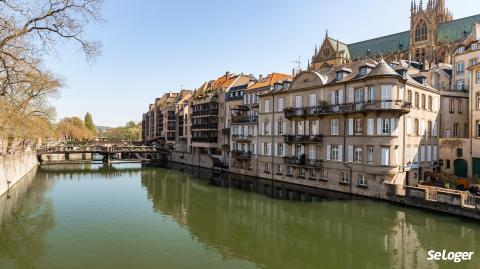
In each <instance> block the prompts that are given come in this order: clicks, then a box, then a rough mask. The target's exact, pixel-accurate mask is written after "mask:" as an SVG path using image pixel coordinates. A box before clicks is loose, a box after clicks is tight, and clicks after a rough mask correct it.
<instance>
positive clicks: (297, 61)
mask: <svg viewBox="0 0 480 269" xmlns="http://www.w3.org/2000/svg"><path fill="white" fill-rule="evenodd" d="M292 63H296V64H297V70H295V72H296V73H297V74H298V73H300V71H301V70H302V65H301V64H302V61H301V57H300V56H298V60H295V61H292Z"/></svg>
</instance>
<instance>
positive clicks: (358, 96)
mask: <svg viewBox="0 0 480 269" xmlns="http://www.w3.org/2000/svg"><path fill="white" fill-rule="evenodd" d="M363 93H364V90H363V89H355V91H354V102H355V104H360V103H363V102H364V98H363Z"/></svg>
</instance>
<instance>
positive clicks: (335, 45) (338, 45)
mask: <svg viewBox="0 0 480 269" xmlns="http://www.w3.org/2000/svg"><path fill="white" fill-rule="evenodd" d="M328 39H329V40H330V43H331V44H332V46H333V48H334V49H335V51H337V52H339V51H342V50H343V51H345V57H347V58H350V50H349V49H348V45H347V44H345V43H343V42H341V41H339V40H337V39H333V38H330V37H329V38H328Z"/></svg>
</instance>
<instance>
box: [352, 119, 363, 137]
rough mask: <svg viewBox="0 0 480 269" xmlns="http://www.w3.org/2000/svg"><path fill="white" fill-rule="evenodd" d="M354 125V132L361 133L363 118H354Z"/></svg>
mask: <svg viewBox="0 0 480 269" xmlns="http://www.w3.org/2000/svg"><path fill="white" fill-rule="evenodd" d="M354 125H355V126H354V132H355V134H363V119H355V124H354Z"/></svg>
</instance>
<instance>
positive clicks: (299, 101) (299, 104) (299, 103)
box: [295, 95, 302, 108]
mask: <svg viewBox="0 0 480 269" xmlns="http://www.w3.org/2000/svg"><path fill="white" fill-rule="evenodd" d="M301 107H302V96H300V95H297V96H295V108H301Z"/></svg>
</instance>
